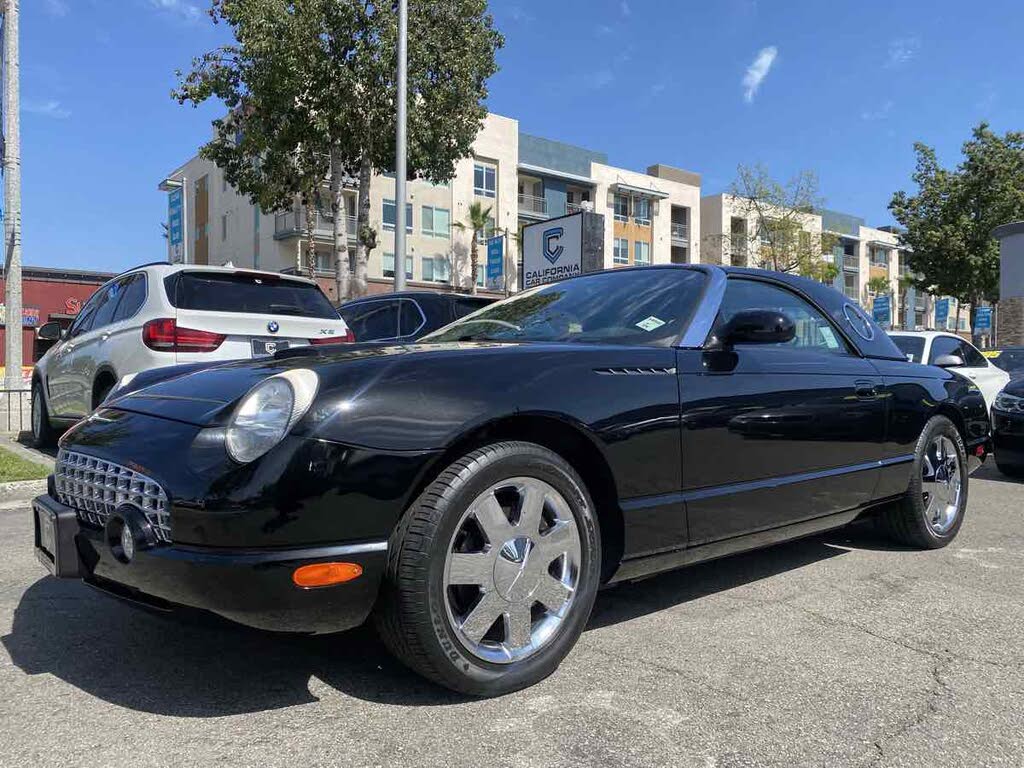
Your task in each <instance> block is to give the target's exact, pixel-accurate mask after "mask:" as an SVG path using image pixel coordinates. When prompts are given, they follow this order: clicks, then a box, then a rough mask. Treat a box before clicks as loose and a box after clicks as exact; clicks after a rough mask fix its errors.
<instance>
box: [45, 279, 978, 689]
mask: <svg viewBox="0 0 1024 768" xmlns="http://www.w3.org/2000/svg"><path fill="white" fill-rule="evenodd" d="M989 441H990V435H989V420H988V414H987V413H986V409H985V404H984V401H983V399H982V397H981V394H980V393H979V392H978V390H977V389H976V388H975V387H974V385H973V384H972V383H971V382H970V381H968V380H966V379H964V378H962V377H959V376H956V375H954V374H952V373H949V372H947V371H944V370H942V369H939V368H934V367H930V366H922V365H917V364H914V363H909V362H907V361H906V359H905V358H904V356H903V355H902V354H901V353H900V351H899V350H898V349H897V348H896V347H895V346H894V345H893V343H892V341H891V340H890V339H889V337H888V336H886V334H885V333H883V332H882V331H881V330H880V329H879V328H878V327H877V326H876V325H875V324H874V323H873V322H872V321H871V320H870V319H869V318H868V317H867V316H866V315H865V314H864V312H863V311H862V310H861V309H860V308H859V307H857V306H855V305H854V304H851V303H849V302H848V301H847V300H846V299H845V298H844V297H843V296H842V295H841V294H839V293H837V292H835V291H834V290H832V289H831V288H827V287H825V286H823V285H821V284H818V283H815V282H812V281H809V280H805V279H802V278H798V277H792V276H786V275H781V274H778V273H772V272H764V271H759V270H746V269H722V268H719V267H712V266H698V265H693V266H683V265H679V266H675V265H671V266H670V265H666V266H660V267H644V268H636V269H622V270H615V271H609V272H600V273H596V274H592V275H585V276H583V277H578V278H575V279H572V280H567V281H564V282H560V283H557V284H553V285H547V286H543V287H540V288H536V289H533V290H529V291H526V292H523V293H521V294H519V295H517V296H515V297H513V298H511V299H508V300H506V301H503V302H500V303H497V304H493V305H491V306H489V307H486V308H484V309H481V310H479V311H478V312H475V313H473V314H471V315H469V316H467V317H464V318H462V319H460V320H458V321H456V322H454V323H452V324H450V325H448V326H446V327H445V328H442V329H440V330H438V331H437V332H435V333H433V334H431V335H429V336H427V337H426V338H424V339H423V340H422V342H421V343H417V344H411V345H394V344H392V345H386V344H354V345H344V346H340V345H338V346H333V345H330V346H320V347H308V348H307V347H302V348H298V349H294V350H286V351H282V352H280V353H278V354H277V355H276V356H275V358H274V359H271V360H266V361H245V362H238V363H230V364H222V365H220V366H217V367H210V368H207V369H197V368H196V367H195V366H192V367H186V368H177V369H176V368H166V369H162V370H160V371H154V372H151V373H144V374H141V375H140V376H138V377H137V378H136V379H135V380H134V381H133V382H131V384H130V385H128V386H127V387H125V388H122V389H121V390H120V391H116V392H115V393H114V394H113V395H112V397H111V398H110V399H109V400H108V401H107V403H106V404H105V405H104V407H102V408H101V409H100V410H98V411H96V412H95V413H93V414H92V415H91V416H90V417H89V418H87V419H86V420H84V421H82V422H80V423H79V424H77V425H76V426H75V427H73V428H72V429H71V430H70V431H69V432H68V433H67V434H66V435H65V436H64V437H63V439H62V440H61V444H60V452H59V455H58V458H57V463H56V468H55V472H54V474H53V476H52V477H51V478H50V482H49V493H48V494H46V495H44V496H40V497H38V498H37V499H36V500H35V502H34V509H35V513H34V517H35V547H36V552H37V555H38V557H39V559H40V560H41V561H42V562H43V563H44V564H45V565H46V566H47V567H48V568H49V569H50V570H51V572H53V573H54V574H55V575H57V576H66V577H74V578H81V579H84V580H85V581H87V582H88V583H90V584H91V585H93V586H96V587H98V588H100V589H103V590H106V591H108V592H111V593H113V594H115V595H121V596H124V597H128V598H131V599H132V600H134V601H136V602H141V603H146V604H150V605H153V606H156V607H161V608H171V607H175V606H187V607H191V608H199V609H205V610H207V611H212V612H214V613H216V614H219V615H221V616H224V617H228V618H230V619H234V620H236V621H238V622H242V623H244V624H248V625H251V626H254V627H261V628H266V629H272V630H284V631H291V632H305V633H311V632H330V631H336V630H343V629H347V628H349V627H353V626H356V625H358V624H361V623H362V622H364V621H365V620H367V618H370V617H372V619H373V620H374V622H375V624H376V626H377V627H378V629H379V632H380V635H381V636H382V638H383V640H384V641H385V642H386V644H387V645H388V647H389V648H390V649H391V650H392V651H393V652H394V653H395V654H396V655H397V656H398V657H399V658H401V659H402V660H403V661H404V662H405V663H407V664H408V665H409V666H411V667H412V668H413V669H415V670H417V671H418V672H420V673H422V674H423V675H425V676H427V677H428V678H430V679H432V680H435V681H437V682H438V683H441V684H443V685H446V686H449V687H451V688H454V689H457V690H459V691H464V692H468V693H471V694H478V695H492V694H499V693H503V692H506V691H511V690H514V689H517V688H521V687H523V686H526V685H529V684H531V683H534V682H536V681H538V680H540V679H541V678H543V677H544V676H545V675H547V674H549V673H551V672H552V671H553V670H554V669H555V668H556V667H557V665H558V663H559V662H560V661H561V659H562V658H563V657H564V656H565V655H566V654H567V653H568V652H569V650H570V649H571V648H572V646H573V645H574V643H575V642H576V640H577V639H578V638H579V636H580V633H581V632H582V631H583V628H584V626H585V625H586V623H587V619H588V616H589V615H590V611H591V607H592V606H593V603H594V598H595V595H596V593H597V591H598V588H599V587H600V586H601V585H604V584H609V583H612V582H617V581H622V580H626V579H636V578H638V577H642V576H647V575H649V574H652V573H655V572H658V571H663V570H666V569H670V568H676V567H678V566H682V565H687V564H690V563H695V562H698V561H702V560H708V559H711V558H716V557H720V556H722V555H727V554H729V553H733V552H739V551H743V550H749V549H752V548H756V547H762V546H766V545H769V544H773V543H775V542H779V541H783V540H787V539H792V538H794V537H799V536H805V535H808V534H811V533H814V532H817V531H822V530H825V529H829V528H834V527H837V526H841V525H845V524H847V523H850V522H851V521H853V520H855V519H857V518H859V517H862V516H866V515H873V516H876V517H877V519H878V520H879V523H880V525H882V526H883V527H884V528H885V529H886V530H887V531H889V532H891V534H892V535H893V536H894V537H896V538H897V539H898V540H899V541H901V542H903V543H905V544H909V545H911V546H915V547H923V548H936V547H942V546H944V545H946V544H948V543H949V542H950V541H951V540H952V539H953V538H954V537H955V536H956V534H957V532H958V530H959V529H960V526H961V524H962V523H963V520H964V513H965V509H966V502H967V489H968V472H969V471H970V470H971V469H973V465H975V464H976V463H977V462H978V460H983V459H984V458H985V456H986V454H987V452H988V450H989Z"/></svg>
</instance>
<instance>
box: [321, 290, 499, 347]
mask: <svg viewBox="0 0 1024 768" xmlns="http://www.w3.org/2000/svg"><path fill="white" fill-rule="evenodd" d="M494 301H495V300H494V299H491V298H488V297H486V296H466V295H465V294H458V293H437V292H435V291H402V292H399V293H385V294H377V295H376V296H366V297H364V298H361V299H355V300H354V301H348V302H345V303H344V304H342V305H341V306H340V307H338V313H339V314H340V315H341V317H342V318H343V319H344V320H345V324H346V325H348V327H349V329H350V330H351V331H352V333H353V334H354V335H355V337H356V341H399V342H406V341H416V340H417V339H419V338H422V337H423V336H426V335H427V334H428V333H431V332H433V331H436V330H437V329H438V328H441V327H443V326H445V325H448V323H450V322H452V321H454V320H458V319H459V318H460V317H465V316H466V315H468V314H470V313H472V312H476V311H477V310H478V309H482V308H483V307H486V306H487V305H488V304H493V303H494Z"/></svg>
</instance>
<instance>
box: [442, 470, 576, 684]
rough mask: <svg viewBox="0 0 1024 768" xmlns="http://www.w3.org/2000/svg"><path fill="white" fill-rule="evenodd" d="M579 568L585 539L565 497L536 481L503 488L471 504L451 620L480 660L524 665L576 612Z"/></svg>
mask: <svg viewBox="0 0 1024 768" xmlns="http://www.w3.org/2000/svg"><path fill="white" fill-rule="evenodd" d="M580 568H581V544H580V533H579V529H578V528H577V525H576V519H575V517H574V516H573V513H572V509H571V508H570V507H569V504H568V502H566V500H565V498H564V497H563V496H562V494H561V493H559V492H558V491H557V490H555V488H554V487H553V486H551V485H549V484H548V483H546V482H544V481H543V480H538V479H536V478H532V477H514V478H510V479H508V480H504V481H502V482H500V483H496V484H495V485H493V486H491V487H490V488H488V489H487V490H486V491H484V492H483V493H481V494H480V495H479V496H477V497H476V499H474V500H473V503H472V504H470V505H469V507H468V509H467V510H466V512H465V513H464V514H463V515H462V518H461V519H460V520H459V523H458V525H457V526H456V528H455V533H454V535H453V536H452V539H451V542H450V543H449V546H448V553H447V556H446V559H445V566H444V600H445V607H446V609H447V612H448V619H449V621H450V622H451V625H452V627H453V629H454V630H455V634H456V635H457V636H458V638H459V641H460V642H461V643H462V645H463V646H465V648H466V650H468V651H469V652H470V653H472V654H473V655H474V656H477V657H478V658H481V659H483V660H485V661H489V662H493V663H498V664H507V663H511V662H513V661H519V660H521V659H524V658H526V657H528V656H531V655H533V654H534V653H536V652H537V651H539V650H540V649H541V648H543V647H544V646H545V645H546V644H547V643H548V641H550V640H551V638H552V637H553V636H554V635H555V632H556V630H557V629H558V627H559V625H560V624H561V623H562V621H563V620H564V619H565V617H566V616H568V614H569V612H570V610H572V607H573V603H574V599H575V596H576V588H577V586H578V582H579V574H580Z"/></svg>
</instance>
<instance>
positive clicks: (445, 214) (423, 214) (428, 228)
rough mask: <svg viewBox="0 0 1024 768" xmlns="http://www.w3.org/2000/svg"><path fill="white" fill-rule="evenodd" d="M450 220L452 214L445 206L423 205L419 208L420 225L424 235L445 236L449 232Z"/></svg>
mask: <svg viewBox="0 0 1024 768" xmlns="http://www.w3.org/2000/svg"><path fill="white" fill-rule="evenodd" d="M451 220H452V215H451V212H450V211H449V210H448V209H447V208H434V207H433V206H430V205H424V206H422V208H421V209H420V226H422V227H423V234H424V235H430V236H431V237H445V238H447V237H448V236H449V235H450V233H451Z"/></svg>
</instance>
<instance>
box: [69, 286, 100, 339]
mask: <svg viewBox="0 0 1024 768" xmlns="http://www.w3.org/2000/svg"><path fill="white" fill-rule="evenodd" d="M102 299H103V294H102V293H94V294H93V295H92V298H90V299H89V300H88V301H87V302H86V303H85V306H84V307H82V310H81V311H80V312H79V313H78V318H77V319H76V320H75V322H74V324H73V325H72V326H71V330H70V331H68V338H71V339H73V338H75V336H81V335H82V334H83V333H85V332H86V331H88V330H90V329H91V328H92V321H93V318H94V317H95V316H96V308H97V307H99V305H100V301H101V300H102Z"/></svg>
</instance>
